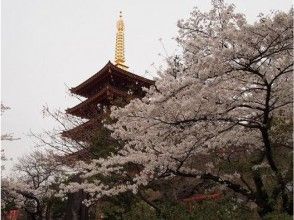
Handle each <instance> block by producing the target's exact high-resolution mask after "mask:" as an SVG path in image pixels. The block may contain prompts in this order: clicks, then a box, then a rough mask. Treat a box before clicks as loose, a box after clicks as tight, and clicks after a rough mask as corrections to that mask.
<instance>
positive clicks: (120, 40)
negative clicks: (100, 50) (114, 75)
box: [115, 11, 128, 69]
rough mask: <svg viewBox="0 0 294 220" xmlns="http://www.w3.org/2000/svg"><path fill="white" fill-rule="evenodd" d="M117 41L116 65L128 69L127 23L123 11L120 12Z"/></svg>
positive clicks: (117, 24)
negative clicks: (125, 34) (126, 56)
mask: <svg viewBox="0 0 294 220" xmlns="http://www.w3.org/2000/svg"><path fill="white" fill-rule="evenodd" d="M116 28H117V32H116V41H115V65H116V66H118V67H119V68H122V69H127V68H128V67H127V66H126V65H125V39H124V31H125V25H124V21H123V19H122V12H121V11H120V12H119V19H118V21H117V23H116Z"/></svg>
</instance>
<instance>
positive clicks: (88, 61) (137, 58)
mask: <svg viewBox="0 0 294 220" xmlns="http://www.w3.org/2000/svg"><path fill="white" fill-rule="evenodd" d="M227 2H230V3H234V4H235V5H236V8H237V11H239V12H242V13H244V14H245V15H246V16H247V18H248V20H249V21H250V22H254V20H256V17H257V15H258V14H259V13H260V12H263V13H268V12H270V11H271V10H283V11H288V10H289V9H290V7H291V5H292V1H291V0H235V1H234V0H230V1H227ZM194 6H197V7H199V8H200V9H202V10H207V9H209V8H210V1H206V0H178V1H176V0H160V1H159V0H148V1H138V0H120V1H119V0H41V1H40V0H25V1H24V0H2V9H1V10H2V11H1V12H2V13H1V14H2V18H1V20H2V29H1V33H2V35H1V40H2V41H1V43H2V44H1V46H2V56H1V57H2V59H1V61H2V66H1V67H2V69H1V70H2V80H1V86H2V87H1V92H2V95H1V98H2V102H3V103H4V104H6V105H8V106H10V107H11V110H9V111H7V112H5V114H4V115H3V116H2V121H1V125H2V132H3V133H5V132H13V133H14V135H15V136H16V137H19V138H21V139H20V140H18V141H14V142H11V143H6V142H4V143H2V145H4V149H5V151H6V154H7V157H9V158H13V160H14V161H15V160H16V158H17V157H19V156H21V155H23V154H25V153H28V152H29V151H31V150H32V149H33V142H32V140H30V138H28V137H27V136H26V134H28V133H29V131H30V130H32V131H35V132H40V131H42V129H50V128H53V127H54V126H56V124H54V123H53V122H52V121H49V120H46V119H43V117H42V113H41V110H42V106H43V105H45V104H47V105H48V106H49V107H50V108H52V109H56V108H60V109H65V108H67V107H71V106H73V105H74V104H76V101H75V100H74V99H73V98H71V97H70V96H68V94H67V87H66V85H68V86H69V87H73V86H76V85H78V84H79V83H81V82H82V81H84V80H85V79H87V78H88V77H90V76H92V75H93V74H94V73H96V72H97V71H98V70H99V69H100V68H102V67H103V66H104V65H105V64H106V62H107V61H108V60H111V61H113V59H114V43H115V31H116V28H115V24H116V20H117V18H118V14H119V11H120V10H121V11H123V15H124V20H125V26H126V35H125V39H126V59H127V64H128V65H129V67H130V68H129V70H130V71H131V72H135V73H137V74H139V75H143V76H145V77H149V78H150V75H149V74H146V73H145V72H146V70H148V71H149V72H151V73H152V72H155V69H154V67H152V65H151V64H152V63H155V64H156V66H159V65H160V64H161V63H162V62H163V60H162V58H161V57H159V56H158V53H162V52H163V48H162V45H161V43H160V42H159V41H158V39H159V38H162V39H163V42H164V45H165V48H166V50H167V51H168V53H169V54H173V52H174V51H175V50H176V43H175V42H174V41H173V40H172V39H171V38H172V37H175V36H176V35H177V27H176V23H177V20H178V19H181V18H187V17H189V13H190V12H191V11H192V9H193V7H194ZM65 84H66V85H65ZM10 166H11V164H10V165H8V166H7V168H8V169H9V167H10Z"/></svg>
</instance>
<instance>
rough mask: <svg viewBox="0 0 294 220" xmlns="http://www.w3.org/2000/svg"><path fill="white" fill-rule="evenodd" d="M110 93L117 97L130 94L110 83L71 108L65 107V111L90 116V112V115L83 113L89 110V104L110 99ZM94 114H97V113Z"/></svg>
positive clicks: (85, 116) (80, 115) (84, 116)
mask: <svg viewBox="0 0 294 220" xmlns="http://www.w3.org/2000/svg"><path fill="white" fill-rule="evenodd" d="M111 95H116V96H119V97H131V95H129V94H128V93H127V92H123V91H121V90H119V89H116V88H114V87H113V86H111V85H106V86H104V88H103V89H101V90H100V91H99V92H98V93H97V94H96V95H94V96H92V97H91V98H88V99H86V100H85V101H83V102H81V103H80V104H78V105H76V106H74V107H72V108H68V109H66V113H69V114H72V115H75V116H79V117H83V118H91V112H90V115H87V114H85V113H89V112H88V111H91V108H90V105H97V104H98V103H101V102H102V101H103V100H107V99H110V96H111ZM95 115H97V113H96V114H95Z"/></svg>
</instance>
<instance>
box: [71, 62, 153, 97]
mask: <svg viewBox="0 0 294 220" xmlns="http://www.w3.org/2000/svg"><path fill="white" fill-rule="evenodd" d="M109 73H112V74H119V75H120V76H122V77H124V78H127V79H129V80H131V81H137V82H140V84H142V85H143V86H150V85H152V84H154V81H153V80H150V79H146V78H144V77H142V76H139V75H136V74H134V73H131V72H129V71H127V70H124V69H121V68H119V67H117V66H116V65H114V64H112V63H111V62H110V61H109V62H108V63H107V64H106V65H105V66H104V67H103V68H102V69H101V70H99V71H98V72H97V73H96V74H94V75H93V76H92V77H90V78H89V79H87V80H86V81H84V82H83V83H81V84H80V85H78V86H76V87H73V88H71V89H70V91H71V92H72V93H74V94H77V95H80V96H84V97H89V90H91V89H92V88H93V87H95V85H97V84H98V83H99V82H100V81H101V80H103V79H104V78H105V77H107V74H109ZM109 75H110V74H109Z"/></svg>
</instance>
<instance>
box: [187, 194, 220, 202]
mask: <svg viewBox="0 0 294 220" xmlns="http://www.w3.org/2000/svg"><path fill="white" fill-rule="evenodd" d="M220 198H221V194H220V193H214V194H211V195H204V194H197V195H194V196H191V197H188V198H186V199H183V202H199V201H203V200H217V199H220Z"/></svg>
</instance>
